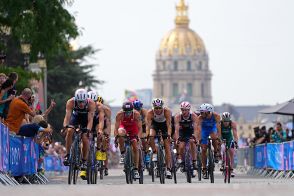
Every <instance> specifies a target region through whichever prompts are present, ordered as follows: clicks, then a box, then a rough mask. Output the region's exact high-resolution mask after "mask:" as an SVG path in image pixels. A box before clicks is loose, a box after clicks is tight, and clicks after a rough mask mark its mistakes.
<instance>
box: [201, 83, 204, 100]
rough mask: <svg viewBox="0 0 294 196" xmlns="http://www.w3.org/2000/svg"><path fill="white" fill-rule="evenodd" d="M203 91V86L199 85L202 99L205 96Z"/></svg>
mask: <svg viewBox="0 0 294 196" xmlns="http://www.w3.org/2000/svg"><path fill="white" fill-rule="evenodd" d="M204 93H205V91H204V84H203V83H201V97H204V96H205V94H204Z"/></svg>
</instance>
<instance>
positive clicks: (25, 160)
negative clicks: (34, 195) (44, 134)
mask: <svg viewBox="0 0 294 196" xmlns="http://www.w3.org/2000/svg"><path fill="white" fill-rule="evenodd" d="M31 141H32V139H31V138H27V137H26V138H24V139H23V154H22V169H23V170H22V171H23V174H25V175H29V174H31V165H30V159H31Z"/></svg>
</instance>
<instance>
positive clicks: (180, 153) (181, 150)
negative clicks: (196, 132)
mask: <svg viewBox="0 0 294 196" xmlns="http://www.w3.org/2000/svg"><path fill="white" fill-rule="evenodd" d="M184 149H185V140H184V138H182V137H179V145H178V150H179V151H178V154H177V155H178V157H177V159H178V160H177V162H178V164H180V163H182V162H183V154H184Z"/></svg>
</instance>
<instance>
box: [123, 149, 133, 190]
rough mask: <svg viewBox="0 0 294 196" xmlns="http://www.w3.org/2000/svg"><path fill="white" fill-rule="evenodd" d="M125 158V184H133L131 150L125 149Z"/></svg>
mask: <svg viewBox="0 0 294 196" xmlns="http://www.w3.org/2000/svg"><path fill="white" fill-rule="evenodd" d="M125 153H126V156H125V165H124V167H125V176H126V182H127V184H133V171H132V170H133V167H132V164H133V161H132V152H131V148H130V147H127V148H126V152H125Z"/></svg>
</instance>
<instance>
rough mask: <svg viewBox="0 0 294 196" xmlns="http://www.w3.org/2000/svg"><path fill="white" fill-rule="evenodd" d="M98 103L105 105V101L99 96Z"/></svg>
mask: <svg viewBox="0 0 294 196" xmlns="http://www.w3.org/2000/svg"><path fill="white" fill-rule="evenodd" d="M97 102H98V103H102V104H103V102H104V100H103V98H102V97H101V96H98V97H97Z"/></svg>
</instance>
